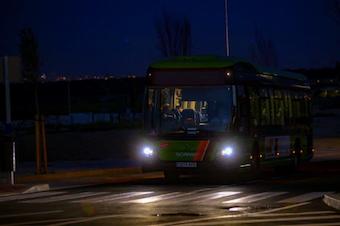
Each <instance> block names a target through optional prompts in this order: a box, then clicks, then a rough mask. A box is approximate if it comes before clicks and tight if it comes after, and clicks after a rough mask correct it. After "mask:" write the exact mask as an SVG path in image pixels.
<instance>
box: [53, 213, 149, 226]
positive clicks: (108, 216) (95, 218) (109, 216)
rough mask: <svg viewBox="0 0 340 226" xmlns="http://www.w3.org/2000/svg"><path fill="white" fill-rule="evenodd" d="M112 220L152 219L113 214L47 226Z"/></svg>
mask: <svg viewBox="0 0 340 226" xmlns="http://www.w3.org/2000/svg"><path fill="white" fill-rule="evenodd" d="M110 218H122V219H126V218H131V219H136V218H141V219H143V218H146V219H148V218H150V216H145V215H137V214H112V215H104V216H96V217H86V218H84V219H79V220H72V221H67V222H62V223H56V224H49V225H47V226H63V225H72V224H76V225H79V223H84V222H91V221H96V220H103V219H110Z"/></svg>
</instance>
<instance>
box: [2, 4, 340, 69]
mask: <svg viewBox="0 0 340 226" xmlns="http://www.w3.org/2000/svg"><path fill="white" fill-rule="evenodd" d="M214 3H215V4H214V5H213V4H209V3H207V2H205V1H193V0H190V1H185V2H181V1H180V0H175V1H166V0H163V1H162V0H160V1H143V2H140V1H114V2H113V1H101V2H99V3H98V2H94V1H90V0H89V1H81V2H80V1H72V2H69V1H53V2H52V1H48V2H46V1H34V2H28V1H23V0H13V1H6V2H2V3H1V8H2V9H3V11H4V12H3V13H2V14H1V15H0V19H1V24H2V26H1V33H2V34H3V35H2V36H1V42H0V55H18V54H19V51H18V43H19V35H18V34H19V31H20V29H22V28H25V27H31V28H32V29H33V31H34V33H35V35H36V37H37V39H38V42H39V51H40V57H41V62H42V69H41V71H42V73H47V74H71V75H73V74H113V75H128V74H134V75H138V76H140V75H144V72H145V70H146V67H147V65H148V64H149V63H151V62H152V61H154V60H156V59H159V58H161V54H160V51H159V50H158V49H157V38H156V32H155V22H156V20H157V18H159V17H160V15H161V12H162V10H166V11H167V12H169V13H170V14H171V15H174V16H178V17H188V18H189V20H190V22H191V26H192V54H193V55H207V54H209V55H212V54H214V55H224V8H223V6H224V5H223V4H224V1H223V0H221V1H216V2H214ZM178 6H180V7H178ZM245 6H246V7H245ZM330 11H331V9H330V8H329V5H328V4H327V3H325V1H322V0H312V1H298V2H297V1H293V0H289V1H279V2H278V1H275V2H267V1H264V0H261V1H256V3H255V2H254V1H250V0H244V1H234V0H229V23H230V45H231V54H232V55H233V56H238V57H241V58H245V59H249V58H250V53H249V47H250V45H251V43H253V42H254V31H255V28H256V27H258V29H259V30H260V31H261V33H262V34H263V36H264V37H265V38H267V39H268V40H271V41H272V42H273V44H274V46H275V48H276V49H277V55H278V62H279V64H278V66H279V68H281V69H286V68H321V67H335V63H336V61H339V60H340V51H338V50H339V49H340V45H339V44H340V29H339V25H337V24H336V23H335V21H334V20H332V18H331V12H330ZM8 18H10V19H8Z"/></svg>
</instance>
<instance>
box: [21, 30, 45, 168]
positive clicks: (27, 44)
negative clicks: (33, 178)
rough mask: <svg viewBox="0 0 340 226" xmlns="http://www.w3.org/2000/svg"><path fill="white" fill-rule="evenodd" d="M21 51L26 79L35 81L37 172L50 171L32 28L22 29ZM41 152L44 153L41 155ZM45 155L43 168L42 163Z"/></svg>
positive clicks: (38, 67)
mask: <svg viewBox="0 0 340 226" xmlns="http://www.w3.org/2000/svg"><path fill="white" fill-rule="evenodd" d="M19 35H20V44H19V48H20V53H21V61H22V73H23V76H24V79H25V80H26V81H28V82H32V83H33V87H34V105H35V134H36V173H37V174H40V173H42V172H43V173H48V169H47V148H46V133H45V123H44V117H43V116H42V114H41V111H40V104H39V93H38V85H39V80H40V59H39V53H38V41H37V39H36V37H35V35H34V33H33V31H32V29H31V28H25V29H22V30H21V31H20V34H19ZM41 154H43V155H42V156H41ZM41 157H43V161H42V163H43V168H42V165H41V160H40V159H41Z"/></svg>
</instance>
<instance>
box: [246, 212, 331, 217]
mask: <svg viewBox="0 0 340 226" xmlns="http://www.w3.org/2000/svg"><path fill="white" fill-rule="evenodd" d="M321 214H336V212H335V211H309V212H296V213H254V214H251V217H283V216H306V215H321Z"/></svg>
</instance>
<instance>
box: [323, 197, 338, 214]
mask: <svg viewBox="0 0 340 226" xmlns="http://www.w3.org/2000/svg"><path fill="white" fill-rule="evenodd" d="M323 202H324V203H326V205H328V206H330V207H332V208H334V209H337V210H340V196H337V195H334V194H333V195H324V196H323Z"/></svg>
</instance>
